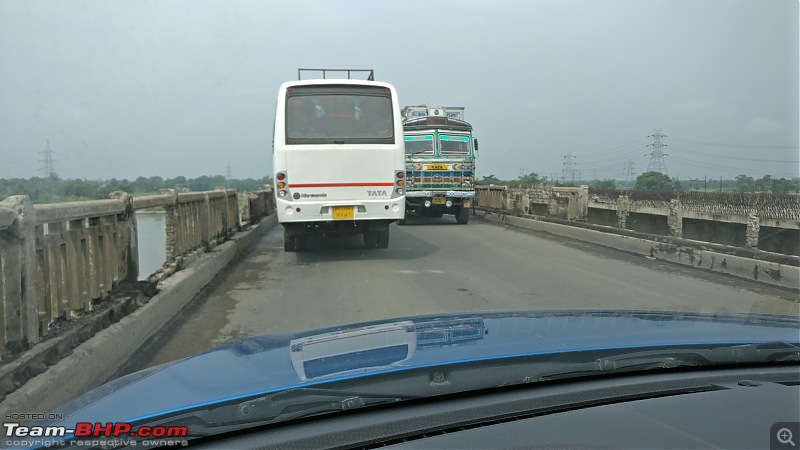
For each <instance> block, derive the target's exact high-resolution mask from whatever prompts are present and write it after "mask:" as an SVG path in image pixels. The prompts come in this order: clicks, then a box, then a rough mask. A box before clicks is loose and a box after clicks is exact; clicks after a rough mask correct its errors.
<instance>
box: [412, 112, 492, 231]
mask: <svg viewBox="0 0 800 450" xmlns="http://www.w3.org/2000/svg"><path fill="white" fill-rule="evenodd" d="M401 115H402V117H403V134H404V139H405V151H406V158H405V162H406V214H408V213H415V214H416V215H418V216H423V217H442V215H444V214H452V215H454V216H455V217H456V221H457V222H458V223H460V224H466V223H467V222H468V221H469V210H470V208H471V206H472V202H473V200H474V198H475V190H474V183H475V157H476V156H477V151H478V140H477V139H475V138H474V137H473V136H472V125H470V124H469V122H467V121H465V120H464V108H463V107H440V106H428V105H420V106H406V107H405V108H403V109H402V111H401ZM404 222H405V220H403V221H401V222H400V223H401V224H402V223H404Z"/></svg>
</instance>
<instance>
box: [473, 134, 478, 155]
mask: <svg viewBox="0 0 800 450" xmlns="http://www.w3.org/2000/svg"><path fill="white" fill-rule="evenodd" d="M474 141H475V156H478V138H475V139H474Z"/></svg>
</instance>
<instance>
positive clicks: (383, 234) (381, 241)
mask: <svg viewBox="0 0 800 450" xmlns="http://www.w3.org/2000/svg"><path fill="white" fill-rule="evenodd" d="M378 248H389V229H388V228H387V229H385V230H380V231H378Z"/></svg>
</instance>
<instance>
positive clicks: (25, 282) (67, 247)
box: [0, 187, 275, 351]
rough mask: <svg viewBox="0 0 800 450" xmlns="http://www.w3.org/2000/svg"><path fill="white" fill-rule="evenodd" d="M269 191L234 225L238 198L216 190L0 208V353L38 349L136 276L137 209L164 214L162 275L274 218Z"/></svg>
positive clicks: (24, 200) (250, 200) (15, 201)
mask: <svg viewBox="0 0 800 450" xmlns="http://www.w3.org/2000/svg"><path fill="white" fill-rule="evenodd" d="M274 205H275V202H274V196H273V193H272V189H271V188H269V187H267V188H265V189H263V190H260V191H257V192H255V193H252V194H249V195H248V196H247V199H246V201H245V202H244V206H243V207H242V210H243V211H247V213H246V216H247V218H246V220H242V219H240V208H239V203H238V193H237V192H236V191H235V190H231V189H224V190H215V191H206V192H187V193H176V192H175V191H174V190H166V191H163V192H162V193H161V194H160V195H150V196H144V197H131V196H130V195H128V194H127V193H124V192H114V193H112V194H111V198H110V199H108V200H94V201H82V202H70V203H59V204H41V205H35V206H34V205H33V204H32V202H31V200H30V199H29V198H28V197H27V196H12V197H8V198H6V199H5V200H2V201H0V351H6V350H9V351H18V350H21V349H24V348H26V347H28V346H29V345H31V344H34V343H36V342H38V341H39V340H40V339H41V338H42V337H43V336H45V335H46V334H47V333H48V332H49V330H50V329H51V328H52V327H53V325H54V324H57V323H59V321H69V320H72V319H74V318H76V317H79V316H81V315H83V314H85V313H87V312H89V311H91V310H92V307H93V303H94V302H96V301H97V300H101V299H105V298H107V297H108V296H109V295H110V294H111V292H112V289H113V288H114V287H116V286H118V285H119V284H120V283H124V282H135V281H136V280H137V279H138V276H139V254H138V237H137V225H136V214H135V212H136V211H137V210H143V209H153V208H159V209H163V210H164V211H165V212H166V234H167V239H166V248H165V250H166V261H165V264H164V267H170V268H171V270H170V271H168V273H166V274H165V273H162V274H161V275H162V278H163V276H168V275H169V274H170V273H172V272H174V271H175V270H178V269H179V268H180V266H181V264H180V262H181V260H182V259H183V258H185V257H187V256H188V255H190V254H196V253H200V252H203V251H208V250H210V249H211V248H213V247H214V246H215V245H217V244H219V243H221V242H223V241H225V240H227V239H228V238H230V237H231V236H232V235H233V234H235V233H236V232H237V231H239V230H241V229H243V228H245V227H247V226H249V225H250V224H255V223H257V222H258V221H259V220H261V218H262V217H264V216H266V215H269V214H272V212H273V211H274Z"/></svg>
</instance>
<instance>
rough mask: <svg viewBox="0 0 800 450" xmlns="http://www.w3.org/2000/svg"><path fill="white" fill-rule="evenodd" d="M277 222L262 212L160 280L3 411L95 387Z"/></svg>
mask: <svg viewBox="0 0 800 450" xmlns="http://www.w3.org/2000/svg"><path fill="white" fill-rule="evenodd" d="M275 224H277V214H272V215H270V216H267V217H266V218H265V219H264V220H263V221H262V222H261V223H259V224H258V225H256V226H254V227H253V228H252V229H250V230H248V231H243V232H240V233H237V234H236V235H234V236H233V237H232V238H231V240H230V241H227V242H225V243H223V244H221V245H219V246H218V247H215V248H214V249H213V250H212V251H211V252H208V253H205V254H203V255H202V256H201V257H199V258H198V259H197V260H195V261H194V262H193V263H192V264H191V265H189V266H187V267H186V268H184V269H183V270H181V271H179V272H177V273H175V274H174V275H173V276H171V277H169V278H167V279H166V280H164V281H163V282H162V286H161V291H160V292H159V293H158V294H156V295H155V296H154V297H152V298H150V299H149V301H147V300H144V299H142V300H143V301H147V303H146V304H144V305H143V306H141V307H140V308H138V309H136V310H135V311H134V312H132V313H131V314H128V315H126V316H125V317H123V318H122V319H120V320H119V321H118V322H117V323H115V324H113V325H111V326H110V327H108V328H105V329H104V330H102V331H100V332H99V333H97V334H95V335H94V336H93V337H92V338H90V339H88V340H87V341H86V342H84V343H82V344H80V345H79V346H78V347H77V348H75V350H74V351H73V352H72V354H71V355H69V356H67V357H66V358H63V359H61V360H60V361H59V362H58V363H56V364H55V365H53V366H52V367H50V368H49V369H48V370H47V371H45V372H43V373H41V374H40V375H37V376H36V377H34V378H32V379H30V380H29V381H28V382H27V383H25V384H24V385H23V386H22V387H20V388H19V389H17V390H16V391H14V392H12V393H10V394H9V395H8V396H7V397H6V398H5V399H4V400H3V401H2V403H0V417H4V416H5V414H6V413H8V412H20V411H23V412H30V411H37V412H45V411H50V410H52V409H53V408H55V407H57V406H59V405H61V404H63V403H65V402H67V401H69V400H71V399H73V398H75V397H77V396H79V395H81V394H83V393H85V392H87V391H89V390H90V389H92V388H94V387H96V386H99V385H101V384H103V383H104V382H106V381H107V380H108V379H109V378H110V377H111V376H113V375H114V374H115V373H116V371H117V369H118V368H119V367H120V366H122V365H123V364H125V363H126V362H127V361H128V360H129V359H131V358H132V357H133V355H134V354H135V353H136V352H137V351H138V350H139V349H140V348H141V347H142V345H144V344H145V342H147V341H148V340H149V339H150V338H151V337H153V336H154V335H155V334H156V333H158V332H159V331H160V330H161V329H162V327H163V325H164V323H165V322H167V321H168V320H169V319H170V318H171V317H173V316H175V315H176V314H177V313H178V312H180V311H181V309H183V308H184V307H185V306H186V305H187V304H189V302H190V301H191V300H192V299H193V298H194V297H195V295H196V294H197V293H198V292H200V290H201V289H202V288H203V287H204V286H206V285H207V284H208V283H209V282H210V281H211V280H213V279H214V277H215V276H216V275H217V274H218V273H219V272H220V271H221V270H222V268H224V267H225V266H226V265H228V264H229V263H230V262H231V261H233V260H234V259H235V258H236V257H237V255H240V254H242V253H243V252H246V251H247V249H248V248H251V246H252V244H253V242H254V241H256V240H257V239H258V238H260V237H261V236H262V235H263V234H264V233H266V232H267V231H268V230H269V229H271V228H272V227H273V226H275Z"/></svg>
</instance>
